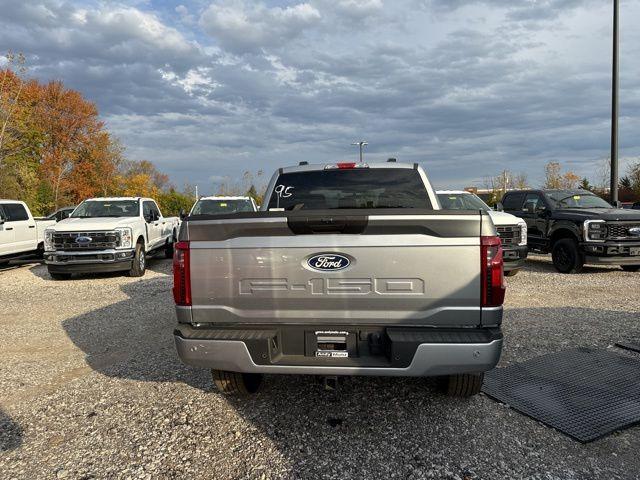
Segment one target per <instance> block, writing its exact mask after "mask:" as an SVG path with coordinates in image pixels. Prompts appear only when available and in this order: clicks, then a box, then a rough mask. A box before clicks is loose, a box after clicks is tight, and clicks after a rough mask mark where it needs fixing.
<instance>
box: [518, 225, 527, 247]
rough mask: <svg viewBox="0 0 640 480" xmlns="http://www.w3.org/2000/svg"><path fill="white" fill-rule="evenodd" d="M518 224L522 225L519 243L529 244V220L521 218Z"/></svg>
mask: <svg viewBox="0 0 640 480" xmlns="http://www.w3.org/2000/svg"><path fill="white" fill-rule="evenodd" d="M518 225H519V226H520V241H519V242H518V245H526V244H527V222H525V221H524V220H520V221H519V222H518Z"/></svg>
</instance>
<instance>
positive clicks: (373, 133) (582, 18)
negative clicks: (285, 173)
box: [0, 0, 640, 193]
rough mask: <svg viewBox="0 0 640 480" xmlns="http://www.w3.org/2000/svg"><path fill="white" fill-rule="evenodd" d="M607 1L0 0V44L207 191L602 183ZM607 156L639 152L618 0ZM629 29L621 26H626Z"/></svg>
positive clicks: (637, 39)
mask: <svg viewBox="0 0 640 480" xmlns="http://www.w3.org/2000/svg"><path fill="white" fill-rule="evenodd" d="M611 5H612V2H611V1H610V0H583V1H578V0H537V1H536V0H477V1H476V0H395V1H392V0H307V1H303V2H299V1H264V2H261V1H249V0H191V1H188V0H178V1H170V0H130V1H122V2H112V1H76V0H24V1H22V0H21V1H18V0H0V12H2V15H0V49H2V50H13V51H18V52H23V53H24V54H25V55H26V56H27V66H28V68H29V70H28V75H29V76H32V77H35V78H38V79H40V80H43V81H48V80H54V79H56V80H62V81H64V83H65V84H66V85H67V86H68V87H70V88H74V89H77V90H79V91H81V92H82V93H83V94H84V96H85V97H86V98H88V99H90V100H91V101H94V102H95V103H96V104H97V105H98V107H99V110H100V113H101V115H102V117H103V119H104V120H105V122H106V124H107V127H108V128H109V130H110V131H111V132H112V133H113V134H114V135H115V136H116V137H118V138H119V139H120V140H121V142H122V143H123V145H124V146H125V148H126V153H127V156H128V157H129V158H132V159H137V160H141V159H146V160H151V161H153V162H154V163H155V164H156V165H157V166H158V168H159V169H160V170H162V171H164V172H165V173H167V174H169V176H170V177H171V179H172V181H173V182H174V183H175V184H176V185H177V186H182V185H184V184H185V183H189V184H193V185H196V184H197V185H198V186H199V188H200V191H201V192H202V193H214V191H215V190H216V189H217V188H218V186H219V184H220V183H221V182H225V181H230V182H234V181H235V179H238V178H239V177H240V176H241V175H242V172H244V171H250V172H253V173H254V174H256V173H257V172H258V171H259V170H263V171H264V172H265V177H266V178H268V177H270V175H271V173H272V172H273V171H274V170H275V169H277V168H279V167H281V166H287V165H295V164H297V163H298V162H300V161H308V162H310V163H332V162H336V161H345V160H356V159H357V147H354V146H351V143H352V142H355V141H358V140H366V141H367V142H368V143H369V145H368V146H367V147H366V149H365V161H369V162H375V161H384V160H386V159H387V158H388V157H395V158H397V159H398V161H406V162H412V163H413V162H418V163H420V164H421V165H422V166H423V167H424V168H425V170H426V171H427V173H428V175H429V176H430V178H431V180H432V182H433V183H434V184H435V185H436V186H437V187H439V188H461V187H465V186H471V185H476V186H482V184H483V179H484V178H485V177H487V176H491V175H496V174H499V173H500V172H501V171H502V170H503V169H505V168H506V169H509V170H511V171H514V172H524V173H526V174H527V175H528V177H529V181H530V183H531V184H532V185H534V186H537V185H539V184H540V183H541V182H542V181H543V169H544V164H545V163H547V162H548V161H558V162H560V163H561V164H562V165H563V168H564V169H567V170H572V171H574V172H575V173H577V174H578V175H580V176H586V177H588V178H589V179H590V180H591V181H592V183H599V182H600V181H601V178H602V173H601V172H602V166H603V164H604V163H605V162H606V158H607V157H608V155H609V149H610V102H611V98H610V95H611V30H612V29H611V23H612V21H611V12H612V7H611ZM620 10H621V15H620V36H621V44H620V45H621V46H620V156H621V158H622V159H623V161H622V168H621V170H622V172H623V173H624V170H625V165H628V164H629V163H630V162H632V161H634V160H636V159H637V157H638V156H640V135H639V132H640V29H638V28H637V21H638V19H640V0H621V6H620ZM634 20H635V21H634Z"/></svg>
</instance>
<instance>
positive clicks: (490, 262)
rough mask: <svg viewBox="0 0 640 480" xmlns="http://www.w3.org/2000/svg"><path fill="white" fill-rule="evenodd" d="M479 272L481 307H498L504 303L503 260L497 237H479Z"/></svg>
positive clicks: (500, 245)
mask: <svg viewBox="0 0 640 480" xmlns="http://www.w3.org/2000/svg"><path fill="white" fill-rule="evenodd" d="M480 271H481V276H482V280H481V283H482V288H481V290H482V302H481V306H483V307H499V306H500V305H502V303H503V302H504V292H505V285H504V260H503V258H502V243H501V242H500V238H499V237H480Z"/></svg>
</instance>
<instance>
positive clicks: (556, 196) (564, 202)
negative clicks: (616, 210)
mask: <svg viewBox="0 0 640 480" xmlns="http://www.w3.org/2000/svg"><path fill="white" fill-rule="evenodd" d="M547 197H549V198H550V199H551V200H552V201H553V203H554V205H555V207H556V208H613V207H612V206H611V205H610V204H609V203H607V202H606V201H604V200H603V199H601V198H600V197H598V196H597V195H593V194H592V193H584V192H553V193H548V194H547Z"/></svg>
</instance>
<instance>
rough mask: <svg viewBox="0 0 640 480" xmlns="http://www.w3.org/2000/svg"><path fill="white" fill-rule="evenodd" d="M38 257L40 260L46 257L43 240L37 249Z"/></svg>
mask: <svg viewBox="0 0 640 480" xmlns="http://www.w3.org/2000/svg"><path fill="white" fill-rule="evenodd" d="M36 258H37V259H38V260H42V259H43V258H44V243H43V242H41V243H39V244H38V248H37V249H36Z"/></svg>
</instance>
